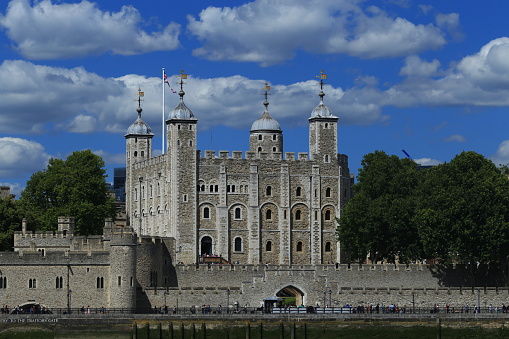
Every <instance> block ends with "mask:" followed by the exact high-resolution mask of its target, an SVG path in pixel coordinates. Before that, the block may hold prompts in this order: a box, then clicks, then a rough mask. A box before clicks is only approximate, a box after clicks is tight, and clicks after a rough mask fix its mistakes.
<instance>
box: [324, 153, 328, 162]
mask: <svg viewBox="0 0 509 339" xmlns="http://www.w3.org/2000/svg"><path fill="white" fill-rule="evenodd" d="M324 162H326V163H328V162H329V156H328V155H326V156H325V157H324Z"/></svg>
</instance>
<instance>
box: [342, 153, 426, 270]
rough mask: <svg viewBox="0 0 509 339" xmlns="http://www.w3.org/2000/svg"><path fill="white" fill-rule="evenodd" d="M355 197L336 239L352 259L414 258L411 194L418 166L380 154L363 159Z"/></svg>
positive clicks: (416, 249) (413, 197)
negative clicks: (368, 257)
mask: <svg viewBox="0 0 509 339" xmlns="http://www.w3.org/2000/svg"><path fill="white" fill-rule="evenodd" d="M361 164H362V168H361V169H360V170H359V175H358V183H357V184H355V185H354V187H353V190H354V197H353V198H352V199H351V200H350V202H349V203H348V204H347V206H346V207H345V209H344V210H343V212H342V215H341V219H339V220H338V223H339V226H338V237H339V240H340V241H341V242H342V246H343V248H345V249H346V250H347V251H349V252H350V253H351V255H352V256H353V257H354V258H355V259H360V260H362V259H364V258H365V257H366V255H367V254H369V256H370V258H371V260H373V261H374V262H376V261H378V260H383V259H388V260H394V259H395V257H396V256H397V257H399V258H400V260H408V259H412V258H416V257H417V256H418V254H419V251H418V249H419V248H420V247H419V245H418V242H419V241H418V233H417V229H415V228H413V227H411V220H412V218H413V215H414V211H415V203H416V202H415V196H414V192H415V190H416V188H417V186H418V183H419V176H418V173H417V165H416V164H415V163H414V162H413V161H412V160H410V159H399V158H398V157H397V156H395V155H392V156H389V155H387V154H386V153H385V152H383V151H376V152H374V153H370V154H367V155H365V156H364V158H363V160H362V163H361Z"/></svg>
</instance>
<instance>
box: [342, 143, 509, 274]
mask: <svg viewBox="0 0 509 339" xmlns="http://www.w3.org/2000/svg"><path fill="white" fill-rule="evenodd" d="M354 193H355V195H354V197H353V198H352V199H351V200H350V202H349V203H348V204H347V206H346V208H345V209H344V210H343V213H342V216H341V219H339V220H338V232H337V234H338V238H339V240H340V241H341V242H342V245H343V248H345V249H346V250H347V251H350V253H351V254H352V255H353V257H354V258H355V259H359V260H363V259H364V258H365V257H366V255H367V254H369V256H370V257H371V259H372V260H373V261H377V260H381V259H387V260H393V259H394V258H395V257H396V256H397V257H398V258H399V259H400V261H405V260H408V259H422V258H437V259H440V260H441V261H442V262H443V263H447V262H471V263H477V264H478V265H482V264H491V263H495V262H498V263H500V262H504V261H505V260H506V259H507V257H508V255H509V179H508V176H507V168H498V167H497V166H495V165H494V164H493V163H492V162H491V161H490V160H488V159H486V158H485V157H483V156H482V155H480V154H477V153H475V152H462V153H461V154H459V155H457V156H456V157H455V158H454V159H453V160H451V162H450V163H444V164H441V165H439V166H435V167H432V168H430V169H426V170H421V171H419V170H417V167H416V165H415V164H414V163H413V162H412V161H411V160H410V159H403V160H400V159H399V158H398V157H396V156H388V155H386V154H385V153H384V152H380V151H376V152H375V153H371V154H367V155H366V156H365V157H364V158H363V161H362V168H361V169H360V171H359V175H358V183H357V184H355V185H354Z"/></svg>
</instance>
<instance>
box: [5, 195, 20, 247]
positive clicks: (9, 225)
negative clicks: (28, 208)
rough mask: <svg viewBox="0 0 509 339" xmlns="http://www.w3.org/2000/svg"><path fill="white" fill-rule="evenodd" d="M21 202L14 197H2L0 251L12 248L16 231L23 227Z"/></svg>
mask: <svg viewBox="0 0 509 339" xmlns="http://www.w3.org/2000/svg"><path fill="white" fill-rule="evenodd" d="M18 205H19V202H18V201H16V200H14V199H12V198H10V197H9V198H3V199H0V251H10V250H12V246H13V240H14V232H15V231H18V230H20V229H21V219H22V217H21V214H20V211H19V206H18Z"/></svg>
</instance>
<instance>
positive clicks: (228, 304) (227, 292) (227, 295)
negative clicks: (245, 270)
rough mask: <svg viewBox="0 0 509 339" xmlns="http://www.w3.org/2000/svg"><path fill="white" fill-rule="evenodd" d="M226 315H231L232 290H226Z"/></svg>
mask: <svg viewBox="0 0 509 339" xmlns="http://www.w3.org/2000/svg"><path fill="white" fill-rule="evenodd" d="M226 314H230V289H227V290H226Z"/></svg>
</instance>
